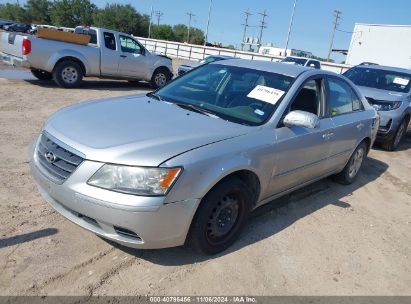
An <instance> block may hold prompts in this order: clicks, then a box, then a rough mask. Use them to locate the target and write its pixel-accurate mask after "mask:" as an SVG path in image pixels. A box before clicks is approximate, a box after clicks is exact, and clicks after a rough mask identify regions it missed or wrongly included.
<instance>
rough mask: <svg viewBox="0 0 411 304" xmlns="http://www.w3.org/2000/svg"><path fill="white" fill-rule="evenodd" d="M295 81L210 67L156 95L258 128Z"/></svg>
mask: <svg viewBox="0 0 411 304" xmlns="http://www.w3.org/2000/svg"><path fill="white" fill-rule="evenodd" d="M293 80H294V78H292V77H288V76H284V75H280V74H275V73H269V72H265V71H257V70H253V69H248V68H240V67H234V66H223V65H219V64H211V65H205V66H203V67H201V68H199V69H196V70H193V71H192V72H190V73H188V74H185V75H184V76H182V77H180V78H177V79H176V80H174V81H173V82H171V83H170V84H168V85H166V86H165V87H163V88H161V89H160V90H158V91H157V92H156V94H157V95H158V96H159V97H160V98H161V99H163V100H165V101H168V102H172V103H176V104H178V105H180V106H187V105H188V106H191V107H194V108H197V109H203V110H205V111H207V112H209V113H212V114H214V115H216V116H218V117H220V118H222V119H225V120H228V121H231V122H235V123H240V124H245V125H251V126H255V125H261V124H263V123H264V122H265V121H267V120H268V119H269V118H270V116H271V115H272V113H273V112H274V110H275V109H276V107H277V105H278V104H279V102H280V101H281V99H282V98H283V96H284V95H285V94H286V92H287V91H288V89H289V87H290V86H291V84H292V82H293Z"/></svg>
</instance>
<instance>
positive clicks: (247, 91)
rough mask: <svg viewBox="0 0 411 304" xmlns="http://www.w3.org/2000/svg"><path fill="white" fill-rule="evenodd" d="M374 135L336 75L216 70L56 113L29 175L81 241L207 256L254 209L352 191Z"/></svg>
mask: <svg viewBox="0 0 411 304" xmlns="http://www.w3.org/2000/svg"><path fill="white" fill-rule="evenodd" d="M378 125H379V118H378V115H377V112H376V111H375V110H374V108H372V107H371V106H370V105H369V104H368V103H367V102H366V100H365V99H364V98H363V96H362V95H361V93H360V92H359V91H358V89H356V88H355V86H354V85H353V84H352V83H351V82H350V81H349V80H346V79H345V78H344V77H341V76H339V75H337V74H334V73H331V72H326V71H321V70H315V69H309V68H305V67H300V66H291V65H285V64H279V63H271V62H259V61H248V60H240V59H236V60H225V61H220V62H216V63H210V64H208V65H205V66H203V67H200V68H198V69H196V70H193V71H192V72H190V73H187V74H186V75H183V76H181V77H179V78H177V79H175V80H174V81H172V82H170V83H169V84H168V85H166V86H165V87H163V88H162V89H159V90H157V91H156V92H153V93H148V94H147V95H132V96H127V97H118V98H113V99H105V100H99V101H93V102H88V103H83V104H77V105H72V106H69V107H67V108H64V109H62V110H60V111H58V112H57V113H56V114H54V115H53V116H51V117H50V118H49V119H48V120H47V122H46V123H45V125H44V128H43V130H42V131H41V134H40V136H39V137H38V139H37V140H36V142H35V143H34V144H33V146H32V149H31V153H30V155H31V167H32V173H33V176H34V178H35V180H36V182H37V184H38V188H39V191H40V192H41V194H42V195H43V197H44V198H45V200H46V201H47V202H48V203H49V204H50V205H51V206H52V207H53V208H55V209H56V210H57V211H58V212H60V213H61V214H62V215H63V216H65V217H66V218H68V219H69V220H71V221H73V222H74V223H76V224H78V225H80V226H82V227H84V228H85V229H87V230H90V231H92V232H94V233H96V234H98V235H100V236H102V237H104V238H107V239H110V240H114V241H116V242H118V243H121V244H123V245H126V246H130V247H135V248H164V247H172V246H179V245H183V244H184V243H189V244H191V245H192V246H194V247H195V248H197V249H199V250H201V251H203V252H205V253H209V254H212V253H216V252H219V251H222V250H224V249H226V248H227V247H228V246H229V245H230V244H232V243H233V242H234V241H235V239H236V238H237V237H238V235H239V233H240V231H241V229H242V228H243V226H244V225H245V223H246V220H247V218H248V216H249V214H250V212H251V211H252V210H253V209H255V208H257V207H258V206H261V205H263V204H265V203H267V202H270V201H272V200H273V199H274V198H277V197H280V196H282V195H284V194H286V193H289V192H291V191H293V190H295V189H298V188H301V187H303V186H305V185H308V184H310V183H312V182H314V181H317V180H319V179H322V178H324V177H327V176H330V175H335V177H336V179H337V180H339V181H340V182H342V183H345V184H349V183H352V182H353V181H354V180H355V178H356V177H357V174H358V172H359V170H360V168H361V165H362V163H363V160H364V158H365V157H366V154H367V152H368V150H369V148H370V146H372V144H373V142H374V139H375V135H376V132H377V129H378Z"/></svg>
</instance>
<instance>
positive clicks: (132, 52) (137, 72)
mask: <svg viewBox="0 0 411 304" xmlns="http://www.w3.org/2000/svg"><path fill="white" fill-rule="evenodd" d="M119 37H120V38H119V39H120V61H119V75H120V76H123V77H124V76H125V77H131V78H136V79H144V78H145V76H146V74H147V71H148V70H149V60H148V59H147V57H146V56H145V49H144V47H143V46H142V45H141V44H140V43H138V42H137V41H136V40H135V39H133V38H132V37H129V36H126V35H121V34H120V35H119Z"/></svg>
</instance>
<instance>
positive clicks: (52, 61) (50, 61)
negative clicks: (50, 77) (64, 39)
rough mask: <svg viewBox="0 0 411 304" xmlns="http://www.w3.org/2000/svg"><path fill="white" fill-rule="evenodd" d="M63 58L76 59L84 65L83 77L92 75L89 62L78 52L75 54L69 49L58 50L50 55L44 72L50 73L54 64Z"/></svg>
mask: <svg viewBox="0 0 411 304" xmlns="http://www.w3.org/2000/svg"><path fill="white" fill-rule="evenodd" d="M65 57H73V58H76V59H77V60H79V61H81V62H82V63H83V65H84V68H85V75H87V76H88V75H90V74H92V73H93V71H92V70H91V66H90V63H89V61H88V60H87V59H86V57H84V56H83V55H82V54H81V53H80V52H77V51H75V50H70V49H63V50H60V51H58V52H56V53H54V54H53V55H51V56H50V57H49V59H48V61H47V65H46V69H45V70H46V71H47V72H52V71H53V69H54V67H55V65H56V63H57V62H58V61H59V60H60V59H62V58H65Z"/></svg>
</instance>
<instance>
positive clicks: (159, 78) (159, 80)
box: [154, 73, 167, 87]
mask: <svg viewBox="0 0 411 304" xmlns="http://www.w3.org/2000/svg"><path fill="white" fill-rule="evenodd" d="M154 82H155V83H156V85H157V86H159V87H162V86H164V85H165V84H166V82H167V77H166V75H165V74H164V73H157V74H156V77H155V78H154Z"/></svg>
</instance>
